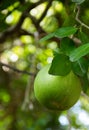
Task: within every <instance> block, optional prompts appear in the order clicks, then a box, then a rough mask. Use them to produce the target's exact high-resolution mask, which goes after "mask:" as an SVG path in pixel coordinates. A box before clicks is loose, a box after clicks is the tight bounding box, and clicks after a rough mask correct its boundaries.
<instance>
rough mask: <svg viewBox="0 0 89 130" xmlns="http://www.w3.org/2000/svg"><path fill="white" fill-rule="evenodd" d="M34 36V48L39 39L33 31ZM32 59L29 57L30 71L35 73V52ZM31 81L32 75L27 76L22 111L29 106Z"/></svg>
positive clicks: (32, 79)
mask: <svg viewBox="0 0 89 130" xmlns="http://www.w3.org/2000/svg"><path fill="white" fill-rule="evenodd" d="M34 36H35V41H36V42H35V43H36V44H35V45H36V48H37V47H38V41H39V38H38V37H39V34H38V33H35V34H34ZM31 58H32V59H31V62H32V63H31V67H30V68H31V71H32V72H33V73H36V53H35V54H34V55H32V57H31ZM33 82H34V77H33V76H32V77H31V76H29V78H28V82H27V86H26V90H25V96H24V101H23V104H22V107H21V109H22V110H23V111H24V110H26V109H28V107H29V104H30V101H31V99H30V97H29V96H30V95H31V92H32V87H33Z"/></svg>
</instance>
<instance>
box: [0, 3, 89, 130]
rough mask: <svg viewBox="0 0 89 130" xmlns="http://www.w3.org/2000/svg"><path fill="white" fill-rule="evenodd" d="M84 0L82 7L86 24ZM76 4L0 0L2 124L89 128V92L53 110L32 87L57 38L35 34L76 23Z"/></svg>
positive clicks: (22, 129) (12, 129)
mask: <svg viewBox="0 0 89 130" xmlns="http://www.w3.org/2000/svg"><path fill="white" fill-rule="evenodd" d="M88 2H89V1H88V0H86V1H85V2H84V3H82V4H81V7H80V8H81V12H80V19H81V20H82V21H83V22H84V23H85V24H87V25H89V6H88V5H89V4H88ZM74 7H75V3H73V2H72V1H71V0H1V1H0V129H1V130H89V103H88V102H89V97H88V94H89V92H87V95H86V94H83V95H81V97H80V100H79V101H78V102H77V104H76V105H75V106H73V107H72V108H71V109H70V110H68V111H63V112H58V111H57V112H51V111H49V110H47V109H45V108H44V107H43V106H41V105H40V104H39V103H38V101H37V100H36V99H35V96H34V89H33V86H34V78H35V75H36V74H37V72H38V71H39V70H40V69H41V68H42V67H43V66H44V65H46V64H48V63H50V62H51V61H52V58H53V51H54V50H55V49H56V48H57V46H59V44H60V39H58V38H52V39H50V40H48V41H45V42H42V43H39V40H40V39H41V38H42V37H43V36H45V35H47V34H48V33H50V32H53V31H55V30H56V29H57V28H59V27H62V26H72V25H73V26H74V24H77V25H78V24H79V23H77V22H76V20H75V15H76V12H74ZM83 30H84V31H85V32H86V33H87V34H88V35H89V31H87V29H86V28H83ZM71 98H72V97H71Z"/></svg>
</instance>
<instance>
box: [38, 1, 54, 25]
mask: <svg viewBox="0 0 89 130" xmlns="http://www.w3.org/2000/svg"><path fill="white" fill-rule="evenodd" d="M52 1H53V0H49V2H48V5H47V6H46V8H45V10H44V12H43V14H42V16H41V17H40V19H39V20H38V23H40V22H41V21H42V20H43V19H44V17H45V15H46V13H47V11H48V9H49V8H50V6H51V4H52Z"/></svg>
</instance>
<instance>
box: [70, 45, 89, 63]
mask: <svg viewBox="0 0 89 130" xmlns="http://www.w3.org/2000/svg"><path fill="white" fill-rule="evenodd" d="M88 53H89V43H87V44H84V45H81V46H80V47H78V48H76V49H75V50H74V51H72V52H71V54H70V56H69V57H70V60H71V61H72V62H74V61H77V60H78V59H80V58H81V57H83V56H85V55H87V54H88Z"/></svg>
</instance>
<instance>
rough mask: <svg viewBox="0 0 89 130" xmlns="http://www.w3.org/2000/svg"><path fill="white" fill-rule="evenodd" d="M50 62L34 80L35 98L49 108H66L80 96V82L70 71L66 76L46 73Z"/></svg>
mask: <svg viewBox="0 0 89 130" xmlns="http://www.w3.org/2000/svg"><path fill="white" fill-rule="evenodd" d="M49 68H50V64H48V65H46V66H45V67H44V68H42V69H41V70H40V71H39V72H38V74H37V76H36V78H35V81H34V93H35V96H36V98H37V100H38V101H39V102H40V103H41V104H42V105H44V106H45V107H46V108H48V109H51V110H59V111H61V110H67V109H69V108H70V107H72V106H73V105H74V104H75V103H76V102H77V100H78V99H79V97H80V93H81V82H80V80H79V78H78V77H77V76H76V75H75V74H74V73H73V72H72V71H71V72H70V73H69V74H68V75H66V76H54V75H50V74H49V73H48V71H49Z"/></svg>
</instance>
